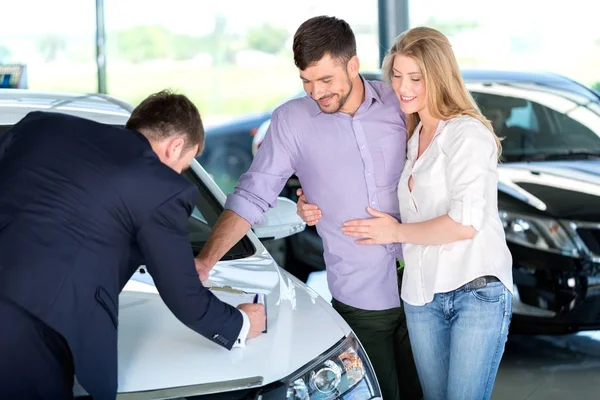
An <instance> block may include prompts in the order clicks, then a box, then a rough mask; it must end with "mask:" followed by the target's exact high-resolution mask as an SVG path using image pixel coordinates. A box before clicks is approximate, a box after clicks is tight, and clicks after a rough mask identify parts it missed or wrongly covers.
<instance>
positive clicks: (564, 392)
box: [307, 272, 600, 400]
mask: <svg viewBox="0 0 600 400" xmlns="http://www.w3.org/2000/svg"><path fill="white" fill-rule="evenodd" d="M307 284H308V285H309V286H311V287H312V288H313V289H315V291H317V292H318V293H319V294H320V295H321V296H323V297H324V298H325V299H327V300H330V299H331V296H330V294H329V291H328V289H327V280H326V277H325V273H324V272H316V273H313V274H311V276H310V277H309V279H308V282H307ZM597 399H600V331H595V332H586V333H579V334H575V335H565V336H527V335H511V336H510V337H509V339H508V343H507V345H506V351H505V353H504V357H503V359H502V363H501V364H500V371H499V372H498V377H497V379H496V385H495V388H494V393H493V395H492V400H597Z"/></svg>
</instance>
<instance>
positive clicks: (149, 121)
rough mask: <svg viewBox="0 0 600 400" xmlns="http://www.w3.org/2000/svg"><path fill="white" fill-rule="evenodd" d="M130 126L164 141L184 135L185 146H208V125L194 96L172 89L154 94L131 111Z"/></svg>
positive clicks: (187, 147)
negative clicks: (203, 122) (203, 121)
mask: <svg viewBox="0 0 600 400" xmlns="http://www.w3.org/2000/svg"><path fill="white" fill-rule="evenodd" d="M125 127H126V128H128V129H133V130H136V131H139V130H141V129H144V130H145V131H146V135H147V136H149V139H153V140H162V139H166V138H169V137H172V136H177V135H183V137H184V141H185V147H184V149H189V148H192V147H194V146H196V145H198V152H200V151H202V149H203V148H204V126H203V125H202V118H201V117H200V112H199V111H198V108H196V106H195V105H194V103H192V101H191V100H190V99H188V98H187V97H186V96H184V95H182V94H175V93H173V92H171V91H170V90H162V91H160V92H158V93H154V94H151V95H150V96H148V97H147V98H146V99H145V100H144V101H142V102H141V103H140V104H139V105H138V106H137V107H136V108H135V109H134V110H133V112H132V113H131V116H130V117H129V120H128V121H127V124H126V125H125Z"/></svg>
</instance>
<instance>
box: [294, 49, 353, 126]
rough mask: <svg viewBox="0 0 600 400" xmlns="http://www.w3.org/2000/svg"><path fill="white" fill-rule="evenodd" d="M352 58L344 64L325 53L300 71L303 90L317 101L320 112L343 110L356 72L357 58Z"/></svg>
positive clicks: (330, 112)
mask: <svg viewBox="0 0 600 400" xmlns="http://www.w3.org/2000/svg"><path fill="white" fill-rule="evenodd" d="M354 58H355V57H354ZM354 58H353V59H350V61H348V63H347V65H346V63H344V62H342V60H339V59H333V58H332V57H331V56H329V55H328V54H327V55H325V56H324V57H323V58H322V59H320V60H319V61H318V62H316V63H314V64H312V65H310V66H309V67H307V68H306V69H305V70H303V71H302V70H301V71H300V79H302V84H303V86H304V91H306V93H307V94H308V95H309V96H310V97H312V98H313V100H315V101H316V102H317V104H318V105H319V108H320V109H321V111H322V112H324V113H327V114H333V113H336V112H338V111H344V106H345V105H346V102H347V101H348V98H349V97H350V95H351V94H352V89H353V84H352V79H353V78H354V77H355V76H356V75H357V74H358V66H357V65H355V64H357V60H355V59H354Z"/></svg>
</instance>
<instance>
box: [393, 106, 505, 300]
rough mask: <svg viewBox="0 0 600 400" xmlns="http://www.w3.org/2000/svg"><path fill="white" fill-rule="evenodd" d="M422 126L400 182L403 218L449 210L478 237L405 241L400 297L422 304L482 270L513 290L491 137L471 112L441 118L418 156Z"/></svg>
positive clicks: (422, 218)
mask: <svg viewBox="0 0 600 400" xmlns="http://www.w3.org/2000/svg"><path fill="white" fill-rule="evenodd" d="M420 129H421V124H419V126H417V128H416V129H415V132H414V134H413V135H412V137H411V138H410V140H409V141H408V145H407V156H408V159H407V161H406V164H405V166H404V170H403V171H402V176H401V178H400V183H399V185H398V197H399V201H400V216H401V218H402V222H403V223H411V222H423V221H428V220H430V219H433V218H436V217H440V216H443V215H445V214H448V215H449V216H450V218H452V219H453V220H454V221H456V222H458V223H460V224H462V225H465V226H469V225H470V226H473V228H475V230H476V233H475V237H474V238H473V239H469V240H460V241H456V242H453V243H448V244H444V245H437V246H425V245H415V244H409V243H404V244H403V245H402V246H403V253H404V262H405V270H404V278H403V282H402V299H403V300H404V301H405V302H407V303H408V304H411V305H424V304H427V303H429V302H431V301H432V300H433V296H434V294H435V293H444V292H449V291H452V290H455V289H458V288H459V287H461V286H462V285H464V284H465V283H467V282H470V281H471V280H473V279H475V278H477V277H480V276H483V275H494V276H496V277H497V278H499V279H500V280H501V281H502V283H504V285H505V286H506V287H507V288H508V289H509V290H510V291H511V292H512V290H513V281H512V257H511V254H510V251H509V250H508V246H507V245H506V241H505V236H504V229H503V227H502V222H501V221H500V218H499V216H498V172H497V167H498V161H497V160H498V159H497V151H496V148H497V147H496V142H495V140H494V137H493V135H492V134H491V133H490V131H489V130H488V129H487V128H486V127H485V125H483V124H482V123H481V122H480V121H478V120H477V119H475V118H472V117H468V116H461V117H458V118H453V119H451V120H448V121H441V122H440V123H439V125H438V127H437V130H436V132H435V134H434V137H433V139H432V140H431V144H430V145H429V147H428V148H427V149H426V150H425V151H424V152H423V154H422V155H421V157H419V159H418V160H416V159H417V154H418V151H419V131H420ZM415 160H416V161H415ZM411 175H412V177H413V190H412V191H410V190H409V187H408V181H409V178H410V176H411Z"/></svg>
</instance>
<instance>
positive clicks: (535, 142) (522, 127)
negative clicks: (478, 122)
mask: <svg viewBox="0 0 600 400" xmlns="http://www.w3.org/2000/svg"><path fill="white" fill-rule="evenodd" d="M472 94H473V97H474V99H475V101H476V102H477V104H478V105H479V107H480V108H481V111H482V112H483V114H484V115H485V116H486V117H487V118H488V119H489V120H490V121H491V122H492V125H493V126H494V130H495V132H496V134H497V135H498V136H500V137H503V138H504V140H503V141H502V147H503V151H502V152H503V156H504V158H505V159H507V160H508V161H512V160H521V159H527V158H528V156H539V155H540V154H549V155H552V154H563V153H565V152H568V151H573V152H578V151H600V113H598V112H597V111H596V110H597V109H598V105H597V104H595V103H591V104H579V103H576V102H574V101H571V100H567V99H561V101H562V102H557V106H556V108H560V111H559V110H557V109H555V108H552V107H549V106H547V105H544V104H541V103H538V102H534V101H531V100H529V99H524V98H517V97H510V96H500V95H496V94H491V93H480V92H473V93H472Z"/></svg>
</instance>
